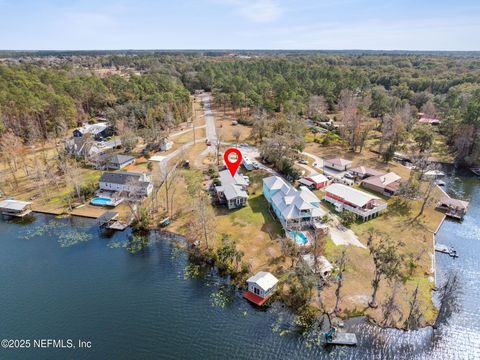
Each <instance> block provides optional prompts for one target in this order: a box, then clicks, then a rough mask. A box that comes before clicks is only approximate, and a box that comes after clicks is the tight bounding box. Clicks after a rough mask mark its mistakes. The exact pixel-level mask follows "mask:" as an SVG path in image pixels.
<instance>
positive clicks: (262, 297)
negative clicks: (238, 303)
mask: <svg viewBox="0 0 480 360" xmlns="http://www.w3.org/2000/svg"><path fill="white" fill-rule="evenodd" d="M247 284H248V290H247V291H245V292H244V293H243V297H244V298H246V299H247V300H249V301H251V302H253V303H254V304H256V305H263V304H264V303H265V301H267V300H268V298H269V297H270V296H272V295H273V293H274V292H275V289H276V287H277V284H278V279H277V278H276V277H275V276H273V275H272V274H271V273H269V272H268V271H259V272H258V273H256V274H255V275H253V276H252V277H250V278H249V279H248V280H247Z"/></svg>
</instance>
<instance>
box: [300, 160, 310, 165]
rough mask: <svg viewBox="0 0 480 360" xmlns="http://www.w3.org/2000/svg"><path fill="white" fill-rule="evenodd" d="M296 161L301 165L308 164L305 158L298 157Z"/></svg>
mask: <svg viewBox="0 0 480 360" xmlns="http://www.w3.org/2000/svg"><path fill="white" fill-rule="evenodd" d="M298 163H299V164H303V165H308V161H307V160H305V159H300V160H298Z"/></svg>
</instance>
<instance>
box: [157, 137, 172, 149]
mask: <svg viewBox="0 0 480 360" xmlns="http://www.w3.org/2000/svg"><path fill="white" fill-rule="evenodd" d="M172 147H173V142H172V141H171V140H169V139H168V138H164V139H162V140H161V141H160V151H168V150H170V149H171V148H172Z"/></svg>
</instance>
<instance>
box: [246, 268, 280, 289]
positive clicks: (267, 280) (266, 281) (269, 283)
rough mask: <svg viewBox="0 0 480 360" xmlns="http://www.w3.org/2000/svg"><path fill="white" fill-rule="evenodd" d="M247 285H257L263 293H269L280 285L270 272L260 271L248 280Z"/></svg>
mask: <svg viewBox="0 0 480 360" xmlns="http://www.w3.org/2000/svg"><path fill="white" fill-rule="evenodd" d="M247 283H255V284H256V285H257V286H258V287H259V288H261V289H262V290H263V291H268V290H270V289H271V288H273V287H274V286H275V285H277V283H278V279H277V278H276V277H275V276H273V275H272V274H271V273H269V272H268V271H259V272H258V273H256V274H255V275H253V276H252V277H250V278H249V279H248V280H247Z"/></svg>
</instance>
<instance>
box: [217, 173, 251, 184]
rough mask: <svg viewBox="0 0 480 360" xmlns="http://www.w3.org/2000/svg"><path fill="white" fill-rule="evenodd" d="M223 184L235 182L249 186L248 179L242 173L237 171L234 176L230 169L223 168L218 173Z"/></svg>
mask: <svg viewBox="0 0 480 360" xmlns="http://www.w3.org/2000/svg"><path fill="white" fill-rule="evenodd" d="M218 176H219V177H220V181H221V182H222V185H223V186H225V185H227V184H235V185H241V186H248V183H247V180H245V178H244V177H243V175H242V174H240V173H238V172H237V173H235V176H233V177H232V175H231V174H230V171H229V170H223V171H220V172H219V173H218Z"/></svg>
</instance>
